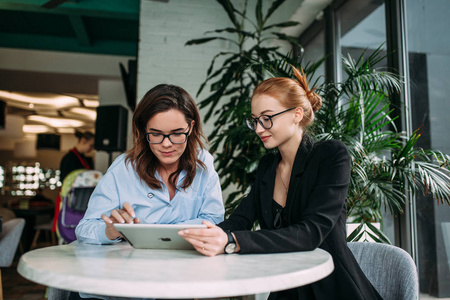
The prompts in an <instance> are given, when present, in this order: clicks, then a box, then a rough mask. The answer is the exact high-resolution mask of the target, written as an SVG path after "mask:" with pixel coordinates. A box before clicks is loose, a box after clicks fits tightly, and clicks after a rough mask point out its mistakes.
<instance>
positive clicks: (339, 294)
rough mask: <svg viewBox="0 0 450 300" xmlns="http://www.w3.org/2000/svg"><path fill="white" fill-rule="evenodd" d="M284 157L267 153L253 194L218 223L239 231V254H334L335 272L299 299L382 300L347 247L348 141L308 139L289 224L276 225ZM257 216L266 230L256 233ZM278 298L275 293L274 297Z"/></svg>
mask: <svg viewBox="0 0 450 300" xmlns="http://www.w3.org/2000/svg"><path fill="white" fill-rule="evenodd" d="M280 160H281V155H279V154H268V155H266V156H264V157H263V158H262V159H261V162H260V164H259V166H258V170H257V173H256V180H255V183H254V185H253V186H252V189H251V191H250V193H249V195H248V196H247V197H246V198H244V199H243V200H242V201H241V203H240V205H239V206H238V207H237V208H236V210H235V211H234V212H233V213H232V214H231V216H230V217H229V218H228V219H227V220H226V221H224V222H222V223H220V224H219V225H218V226H219V227H221V228H222V229H224V230H231V231H232V232H233V233H234V234H235V236H236V239H237V240H238V242H239V245H240V247H241V252H240V253H275V252H292V251H308V250H313V249H315V248H317V247H319V248H321V249H324V250H326V251H327V252H328V253H330V254H331V256H332V257H333V262H334V267H335V270H334V271H333V273H332V274H331V275H329V276H328V277H326V278H325V279H322V280H321V281H318V282H316V283H313V284H310V285H307V286H303V287H300V288H297V289H296V290H297V291H296V292H297V295H298V299H302V300H303V299H326V300H330V299H381V297H380V295H379V294H378V293H377V291H376V290H375V289H374V288H373V286H372V285H371V283H370V282H369V280H368V279H367V278H366V276H365V275H364V273H363V272H362V270H361V269H360V267H359V265H358V263H357V262H356V260H355V258H354V257H353V254H352V252H351V251H350V249H349V248H348V247H347V242H346V202H347V189H348V185H349V182H350V156H349V154H348V151H347V148H346V147H345V145H344V144H343V143H342V142H340V141H334V140H330V141H325V142H321V143H314V141H313V140H312V138H311V137H309V136H307V135H305V136H304V137H303V140H302V142H301V144H300V147H299V149H298V151H297V154H296V157H295V162H294V166H293V168H292V173H291V179H290V183H289V191H288V195H287V199H286V206H285V213H286V219H287V224H288V225H289V226H287V227H284V228H279V229H275V228H274V225H273V220H274V216H273V215H272V201H273V191H274V186H275V175H276V168H277V165H278V163H279V162H280ZM256 220H258V222H259V225H260V227H261V229H260V230H257V231H251V229H252V226H253V224H254V222H255V221H256ZM276 298H277V297H276V293H273V294H272V295H271V297H270V298H269V299H276ZM289 298H293V297H292V296H289ZM295 298H297V296H295Z"/></svg>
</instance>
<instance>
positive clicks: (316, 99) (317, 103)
mask: <svg viewBox="0 0 450 300" xmlns="http://www.w3.org/2000/svg"><path fill="white" fill-rule="evenodd" d="M306 96H307V97H308V100H309V102H310V103H311V108H312V110H313V112H317V111H318V110H319V109H320V108H321V107H322V97H320V96H319V95H318V94H316V93H314V92H313V91H309V93H307V95H306Z"/></svg>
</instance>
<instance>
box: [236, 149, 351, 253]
mask: <svg viewBox="0 0 450 300" xmlns="http://www.w3.org/2000/svg"><path fill="white" fill-rule="evenodd" d="M314 151H316V152H317V156H316V157H315V158H313V159H314V160H315V161H317V164H316V163H312V164H311V165H312V166H317V167H318V170H317V173H316V174H313V173H315V172H316V170H314V168H312V167H310V168H308V169H307V170H305V173H304V174H303V177H306V176H316V180H315V183H314V184H313V187H312V189H311V192H310V193H309V194H308V196H307V199H306V200H305V199H294V201H306V202H307V204H306V206H305V207H306V208H305V209H304V210H303V211H293V212H292V213H294V214H298V217H296V220H298V221H297V222H296V223H295V224H292V225H290V226H288V227H285V228H280V229H273V230H268V229H261V230H258V231H253V232H252V231H235V232H234V234H235V235H236V239H237V240H238V242H239V245H240V247H241V253H270V252H272V253H274V252H290V251H309V250H313V249H315V248H317V247H319V246H320V245H321V244H322V242H323V241H324V240H325V238H326V237H327V236H328V234H329V233H330V232H331V230H333V227H334V226H335V224H336V222H337V220H338V219H339V217H340V216H341V214H342V213H344V214H345V209H346V198H347V190H348V185H349V180H350V156H349V154H348V151H347V148H346V147H345V145H344V144H343V143H341V142H338V141H327V142H324V143H322V144H321V145H320V146H319V147H318V148H316V149H315V150H314ZM301 188H304V186H303V185H302V186H301ZM296 196H297V195H296Z"/></svg>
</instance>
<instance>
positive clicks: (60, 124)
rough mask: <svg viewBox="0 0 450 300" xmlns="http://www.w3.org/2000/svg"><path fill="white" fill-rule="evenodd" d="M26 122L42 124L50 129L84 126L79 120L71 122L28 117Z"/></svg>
mask: <svg viewBox="0 0 450 300" xmlns="http://www.w3.org/2000/svg"><path fill="white" fill-rule="evenodd" d="M27 120H29V121H35V122H39V123H44V124H46V125H48V126H51V127H55V128H58V127H81V126H83V125H85V123H84V122H82V121H79V120H73V119H63V118H49V117H44V116H36V115H32V116H28V117H27Z"/></svg>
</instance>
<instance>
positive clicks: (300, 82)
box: [252, 66, 322, 128]
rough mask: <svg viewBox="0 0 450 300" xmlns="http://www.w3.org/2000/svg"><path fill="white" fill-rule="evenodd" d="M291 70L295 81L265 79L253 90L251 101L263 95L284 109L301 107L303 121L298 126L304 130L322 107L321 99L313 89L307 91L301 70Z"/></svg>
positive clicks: (306, 84) (277, 78)
mask: <svg viewBox="0 0 450 300" xmlns="http://www.w3.org/2000/svg"><path fill="white" fill-rule="evenodd" d="M292 70H293V72H294V75H295V77H296V78H297V80H294V79H291V78H284V77H275V78H269V79H266V80H264V81H263V82H261V83H260V84H258V86H257V87H256V88H255V90H254V91H253V95H252V100H253V98H254V97H255V96H256V95H261V94H264V95H269V96H271V97H273V98H275V99H277V100H279V101H280V103H281V104H282V105H283V106H285V107H286V108H291V107H301V108H302V109H303V120H302V121H301V123H300V126H302V127H303V128H306V127H308V126H309V125H311V123H312V122H313V121H314V113H315V112H317V111H318V110H319V109H320V107H321V106H322V97H320V96H319V95H318V94H316V93H315V92H314V90H315V88H313V89H309V86H308V81H307V79H306V75H305V73H304V72H303V70H302V71H301V72H300V71H299V70H298V69H297V68H295V67H294V66H292Z"/></svg>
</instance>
